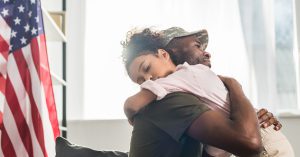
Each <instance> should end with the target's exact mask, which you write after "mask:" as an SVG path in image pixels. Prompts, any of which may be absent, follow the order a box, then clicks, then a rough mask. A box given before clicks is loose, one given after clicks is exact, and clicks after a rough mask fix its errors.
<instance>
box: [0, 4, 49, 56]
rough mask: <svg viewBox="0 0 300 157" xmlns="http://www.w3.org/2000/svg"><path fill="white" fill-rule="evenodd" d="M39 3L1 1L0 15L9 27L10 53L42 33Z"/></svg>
mask: <svg viewBox="0 0 300 157" xmlns="http://www.w3.org/2000/svg"><path fill="white" fill-rule="evenodd" d="M40 5H41V4H40V2H39V1H36V0H1V1H0V6H1V7H0V14H1V16H2V17H3V18H4V19H5V20H6V22H7V24H8V25H9V26H10V27H11V38H10V47H9V50H10V52H13V51H15V50H17V49H19V48H22V47H24V46H26V45H27V44H28V43H30V41H31V39H32V38H33V37H36V36H38V35H39V34H42V33H44V30H43V25H42V23H43V21H42V13H41V7H40Z"/></svg>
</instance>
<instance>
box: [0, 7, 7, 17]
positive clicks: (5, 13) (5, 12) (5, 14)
mask: <svg viewBox="0 0 300 157" xmlns="http://www.w3.org/2000/svg"><path fill="white" fill-rule="evenodd" d="M1 14H2V15H3V17H6V16H7V15H8V9H5V8H3V10H2V12H1Z"/></svg>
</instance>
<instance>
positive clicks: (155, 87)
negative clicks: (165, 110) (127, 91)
mask: <svg viewBox="0 0 300 157" xmlns="http://www.w3.org/2000/svg"><path fill="white" fill-rule="evenodd" d="M141 88H144V89H148V90H150V91H151V92H152V93H153V94H155V95H156V96H157V98H156V100H160V99H162V98H164V97H165V96H166V95H167V94H169V93H170V92H169V91H167V90H166V89H165V88H164V87H163V86H162V85H161V84H159V83H158V82H155V81H152V80H147V81H145V82H144V83H142V84H141Z"/></svg>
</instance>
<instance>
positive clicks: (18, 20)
mask: <svg viewBox="0 0 300 157" xmlns="http://www.w3.org/2000/svg"><path fill="white" fill-rule="evenodd" d="M14 21H15V25H20V22H21V19H19V17H16V18H15V19H14Z"/></svg>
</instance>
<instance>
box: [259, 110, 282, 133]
mask: <svg viewBox="0 0 300 157" xmlns="http://www.w3.org/2000/svg"><path fill="white" fill-rule="evenodd" d="M257 118H258V121H259V124H260V127H261V128H267V127H269V126H271V125H274V130H277V131H278V130H280V129H281V127H282V124H281V123H280V122H279V121H278V120H277V118H276V117H274V115H273V114H272V113H271V112H269V111H268V110H267V109H264V108H262V109H260V110H259V111H258V112H257Z"/></svg>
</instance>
